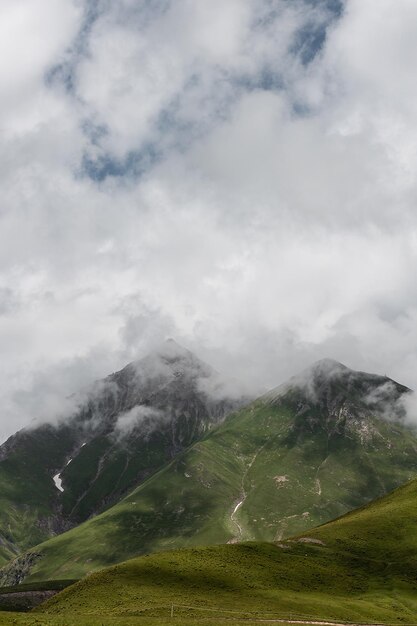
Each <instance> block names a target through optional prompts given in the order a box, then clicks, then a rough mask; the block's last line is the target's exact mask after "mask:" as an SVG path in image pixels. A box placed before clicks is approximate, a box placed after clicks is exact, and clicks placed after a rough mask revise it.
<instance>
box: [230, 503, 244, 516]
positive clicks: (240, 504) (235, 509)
mask: <svg viewBox="0 0 417 626" xmlns="http://www.w3.org/2000/svg"><path fill="white" fill-rule="evenodd" d="M242 504H243V500H241V501H240V502H238V503H237V504H236V506H235V508H234V509H233V513H232V515H234V514H235V513H236V511H237V510H238V508H239V507H240V506H242Z"/></svg>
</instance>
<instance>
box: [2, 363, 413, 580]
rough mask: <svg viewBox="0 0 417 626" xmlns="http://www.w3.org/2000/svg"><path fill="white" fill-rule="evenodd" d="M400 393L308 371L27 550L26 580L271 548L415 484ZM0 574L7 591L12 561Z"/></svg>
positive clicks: (357, 378) (358, 378) (335, 367)
mask: <svg viewBox="0 0 417 626" xmlns="http://www.w3.org/2000/svg"><path fill="white" fill-rule="evenodd" d="M409 393H410V392H409V390H408V389H407V387H404V386H402V385H399V384H398V383H395V382H394V381H392V380H390V379H388V378H385V377H383V376H376V375H373V374H367V373H365V372H355V371H354V370H350V369H349V368H347V367H345V366H343V365H341V364H338V363H335V362H332V361H328V360H326V361H320V362H319V363H316V364H314V365H313V366H312V367H310V368H308V369H307V370H305V371H304V372H302V373H301V374H299V375H298V376H296V377H293V378H292V379H290V380H289V381H288V382H287V383H286V384H285V385H282V386H281V387H279V388H278V389H275V390H274V391H272V392H270V393H269V394H267V395H265V396H263V397H261V398H259V399H258V400H256V401H255V402H253V403H251V404H249V405H248V406H246V407H244V408H242V409H240V410H238V411H237V412H235V413H232V414H230V415H229V416H228V417H227V418H226V419H225V420H224V421H223V422H222V423H220V424H219V425H218V426H217V427H215V428H213V429H212V430H211V431H210V432H207V434H206V435H205V436H204V437H203V438H202V439H199V440H198V441H197V442H196V443H194V444H193V445H192V446H190V447H189V448H187V449H186V450H184V452H182V453H181V454H179V455H177V456H176V457H175V458H173V460H172V461H171V462H170V463H169V464H168V465H167V466H166V467H165V468H163V469H162V470H161V471H159V472H157V473H155V474H153V475H152V476H151V477H150V478H149V479H148V480H147V481H146V482H144V483H142V484H141V485H140V486H139V487H137V488H136V489H134V490H133V491H132V492H131V493H130V494H129V495H128V496H127V497H126V498H124V499H123V500H121V501H120V502H118V503H117V504H115V505H114V506H113V507H111V508H110V509H108V510H107V511H106V512H105V513H103V514H100V515H98V516H97V517H95V518H93V519H90V520H89V521H88V522H85V523H83V524H81V525H80V526H78V527H76V528H73V529H71V530H70V531H68V532H65V533H64V534H62V535H61V536H59V537H55V538H54V539H53V540H50V541H47V542H46V543H44V544H42V545H41V546H37V547H36V549H35V551H34V552H33V554H34V555H35V556H34V557H33V558H35V559H36V563H35V564H34V565H33V566H31V568H29V569H30V572H29V576H30V578H31V579H32V580H41V579H52V578H60V577H63V575H64V574H65V575H66V576H71V577H74V578H76V577H79V576H81V575H83V574H85V573H86V572H88V571H90V570H93V569H99V568H100V567H103V566H106V565H108V564H109V563H116V562H118V561H121V560H124V559H127V558H129V557H133V556H136V555H139V554H144V553H149V552H154V551H159V550H164V549H172V548H175V547H186V546H198V545H208V544H219V543H228V542H229V543H234V542H238V541H245V540H264V541H275V542H278V543H279V542H280V541H282V540H283V539H285V538H286V537H288V536H290V535H292V534H295V533H298V532H304V531H306V530H307V529H309V528H312V527H314V526H317V525H318V524H322V523H324V522H327V521H329V520H331V519H334V518H335V517H338V516H340V515H342V514H343V513H346V512H347V511H350V510H352V509H354V508H356V507H359V506H361V505H363V504H365V503H367V502H369V501H371V500H372V499H374V498H377V497H379V496H382V495H384V494H386V493H388V492H389V491H391V490H392V489H393V488H394V487H397V486H399V485H401V484H402V483H404V482H405V481H407V480H408V479H409V478H411V477H413V476H415V475H416V474H417V435H416V433H415V431H414V430H412V429H411V428H409V427H407V426H406V425H405V424H404V420H403V419H402V416H401V411H400V408H401V400H402V398H403V397H404V394H406V395H407V394H409ZM70 467H71V466H70ZM25 559H27V557H25ZM25 562H27V560H26V561H25ZM7 571H8V574H7V575H8V576H9V578H7V577H6V579H5V580H7V581H9V582H11V581H12V580H13V578H10V576H13V575H14V572H15V571H21V567H20V561H18V562H17V565H16V564H15V565H13V566H11V567H10V569H9V570H7Z"/></svg>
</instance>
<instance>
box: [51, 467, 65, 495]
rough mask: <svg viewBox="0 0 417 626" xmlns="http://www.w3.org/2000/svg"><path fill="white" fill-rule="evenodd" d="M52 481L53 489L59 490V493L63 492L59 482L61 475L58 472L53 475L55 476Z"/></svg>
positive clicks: (60, 481)
mask: <svg viewBox="0 0 417 626" xmlns="http://www.w3.org/2000/svg"><path fill="white" fill-rule="evenodd" d="M52 480H53V481H54V483H55V487H56V488H57V489H59V491H64V488H63V486H62V480H61V474H60V472H58V474H55V476H53V477H52Z"/></svg>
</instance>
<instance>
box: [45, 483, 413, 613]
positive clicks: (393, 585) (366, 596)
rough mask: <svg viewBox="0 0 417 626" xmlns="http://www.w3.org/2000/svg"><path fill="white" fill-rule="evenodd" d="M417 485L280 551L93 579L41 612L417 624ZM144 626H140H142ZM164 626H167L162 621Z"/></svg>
mask: <svg viewBox="0 0 417 626" xmlns="http://www.w3.org/2000/svg"><path fill="white" fill-rule="evenodd" d="M416 519H417V481H416V480H414V481H412V482H411V483H409V484H407V485H405V486H404V487H401V488H400V489H398V490H396V491H395V492H394V493H392V494H390V495H389V496H387V497H385V498H383V499H381V500H379V501H377V502H374V503H372V504H371V505H369V506H368V507H365V508H363V509H362V510H359V511H355V512H353V513H351V514H349V515H346V516H344V517H342V518H340V519H338V520H336V521H334V522H331V523H329V524H326V525H324V526H322V527H319V528H315V529H314V530H312V531H310V532H309V533H308V534H304V535H302V536H298V537H295V538H292V539H289V540H285V541H282V542H279V543H278V544H267V543H244V544H238V545H223V546H213V547H208V548H199V549H188V550H175V551H171V552H165V553H160V554H154V555H150V556H145V557H140V558H136V559H133V560H130V561H127V562H125V563H122V564H120V565H117V566H115V567H112V568H109V569H106V570H103V571H102V572H98V573H96V574H92V575H90V576H88V577H87V578H85V579H84V580H82V581H80V582H79V583H77V584H75V585H73V586H71V587H69V588H67V589H66V590H64V591H63V592H61V593H60V594H58V595H57V596H55V597H54V598H52V599H51V600H49V601H48V602H47V603H46V604H44V605H42V606H41V607H38V609H37V611H40V612H41V613H42V614H45V613H46V614H48V615H51V614H53V615H55V616H59V615H61V616H66V615H69V616H72V617H74V615H76V614H79V615H91V616H93V615H97V616H98V615H102V616H103V615H105V616H107V615H108V616H113V617H116V616H121V617H129V616H132V617H133V616H137V617H139V616H143V617H148V618H150V617H155V618H156V617H159V618H160V619H161V620H162V619H163V618H164V616H165V618H166V619H167V621H168V617H169V612H170V610H171V607H172V605H174V614H176V615H177V617H178V619H180V618H181V617H182V618H185V617H188V618H191V617H194V618H195V619H197V618H198V619H200V620H201V623H203V621H204V620H203V619H202V618H207V616H209V615H210V616H211V617H216V616H218V619H220V618H221V617H223V618H224V617H229V618H230V617H232V616H233V617H236V618H239V617H241V618H243V617H249V616H252V617H255V616H258V617H267V614H269V615H270V617H271V618H273V617H279V616H282V617H289V616H290V615H291V616H296V615H297V616H300V617H305V618H307V617H311V618H317V619H330V620H331V619H335V620H346V621H356V622H363V621H367V622H375V621H377V622H385V623H401V622H405V623H407V622H408V623H413V622H416V621H417V530H416V526H415V520H416ZM138 623H139V624H140V623H141V622H140V620H138ZM161 623H162V621H161Z"/></svg>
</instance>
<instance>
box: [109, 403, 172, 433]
mask: <svg viewBox="0 0 417 626" xmlns="http://www.w3.org/2000/svg"><path fill="white" fill-rule="evenodd" d="M168 419H169V416H167V415H166V414H164V413H163V412H162V411H160V410H158V409H155V408H153V407H150V406H145V405H138V406H135V407H133V409H130V411H127V412H126V413H122V414H121V415H120V416H119V417H118V418H117V422H116V424H115V427H114V432H113V436H114V437H116V439H123V438H125V437H128V436H129V435H130V434H131V433H132V432H133V431H134V430H136V429H140V432H141V435H142V436H143V437H144V438H145V439H146V437H148V436H149V435H150V434H151V433H152V432H153V431H155V430H157V429H158V428H160V426H161V424H162V423H163V422H164V421H165V422H167V421H168Z"/></svg>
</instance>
